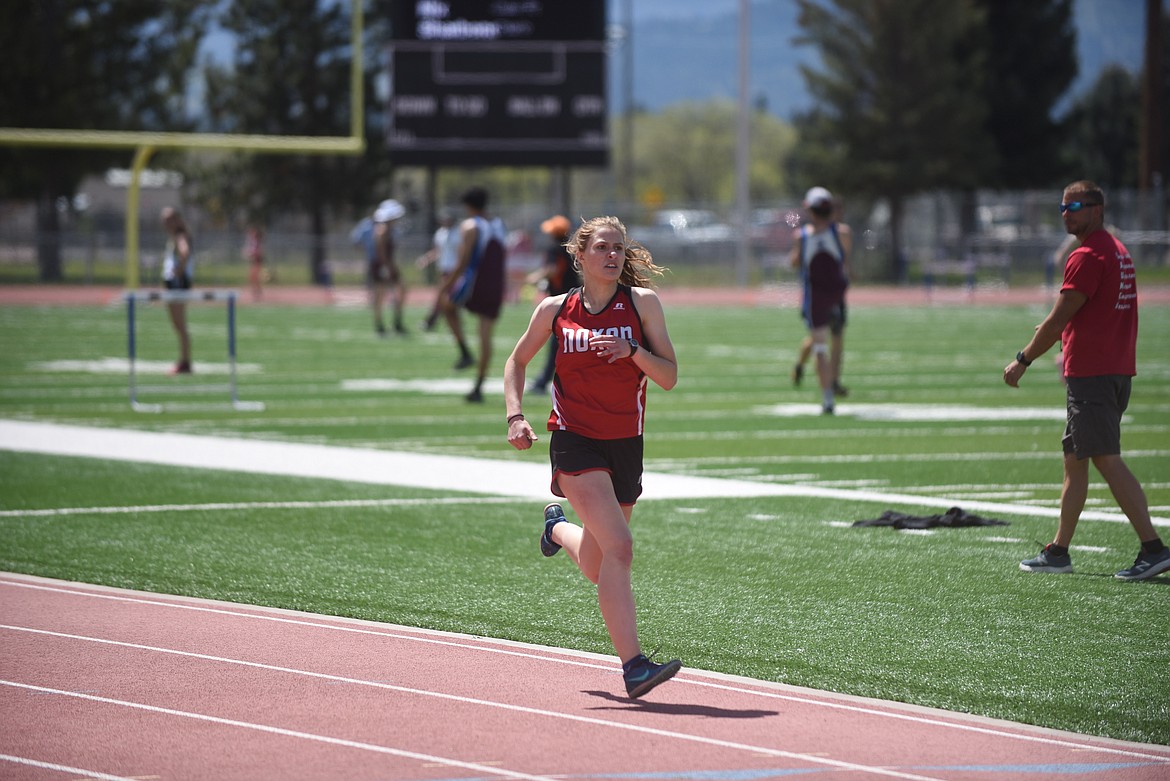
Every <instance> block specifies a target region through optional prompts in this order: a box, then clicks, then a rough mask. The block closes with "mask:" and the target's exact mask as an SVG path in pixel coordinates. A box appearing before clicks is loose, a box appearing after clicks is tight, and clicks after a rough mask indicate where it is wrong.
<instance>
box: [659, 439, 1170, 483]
mask: <svg viewBox="0 0 1170 781" xmlns="http://www.w3.org/2000/svg"><path fill="white" fill-rule="evenodd" d="M822 436H824V434H823V433H822ZM1124 455H1125V457H1126V458H1165V457H1166V456H1170V450H1127V451H1125V454H1124ZM1060 458H1061V456H1060V453H1059V452H1058V451H1056V450H1051V451H1037V450H1022V451H1019V452H1015V453H1003V452H994V453H987V452H983V453H850V454H836V455H823V456H744V457H742V458H738V457H736V456H714V457H711V458H705V457H697V458H653V459H646V460H647V463H653V464H654V465H655V466H658V467H661V468H679V467H687V466H706V465H709V464H716V465H718V464H872V463H914V462H918V461H938V460H940V459H945V460H947V461H1050V460H1053V459H1055V460H1057V461H1059V460H1060ZM1155 485H1163V486H1165V485H1166V484H1155Z"/></svg>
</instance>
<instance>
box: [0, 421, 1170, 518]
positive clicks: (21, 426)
mask: <svg viewBox="0 0 1170 781" xmlns="http://www.w3.org/2000/svg"><path fill="white" fill-rule="evenodd" d="M0 450H10V451H16V452H23V453H43V454H47V455H58V456H79V457H83V458H102V459H111V460H120V461H136V462H141V463H149V464H160V465H165V466H181V467H190V468H196V469H225V470H229V471H235V472H249V473H255V474H271V475H282V476H289V477H305V478H315V479H327V480H346V481H351V482H358V483H368V484H373V485H397V486H403V487H411V488H425V489H430V490H435V491H461V492H466V493H472V494H485V495H488V496H503V497H511V498H516V499H535V500H539V501H549V500H550V499H551V498H553V497H552V494H551V493H550V492H549V468H548V463H547V461H545V460H544V459H543V458H541V459H533V460H531V461H525V462H517V461H496V460H491V459H486V458H467V457H462V456H443V455H432V454H426V453H396V452H393V451H388V450H374V449H363V448H346V447H335V446H330V445H311V444H303V443H298V442H271V441H260V440H250V439H231V438H227V437H213V436H196V435H191V434H173V433H164V432H153V431H135V430H131V429H105V428H93V427H87V426H69V425H60V424H55V423H34V422H28V421H15V420H0ZM642 483H643V486H644V488H645V493H644V494H643V496H642V498H643V499H644V500H654V499H718V498H748V497H767V496H775V497H797V496H799V497H815V498H821V499H840V500H843V501H852V502H869V503H874V504H882V505H887V506H889V507H898V508H901V509H902V510H903V511H905V510H906V509H907V508H915V507H942V508H949V507H952V506H954V505H956V504H960V502H958V501H956V500H955V498H954V497H942V496H917V495H913V494H902V493H891V492H882V491H869V490H861V489H856V488H832V487H827V486H810V485H778V484H775V483H764V482H756V481H752V480H730V479H720V478H711V477H694V476H688V475H676V474H667V473H663V472H647V473H646V474H645V475H644V476H643V479H642ZM961 506H962V507H963V509H964V510H967V511H968V512H983V513H996V514H1010V515H1024V516H1031V517H1038V516H1039V517H1050V518H1054V517H1057V516H1058V515H1059V508H1057V507H1055V506H1052V507H1036V506H1033V505H1029V504H1018V503H1008V502H988V501H963V502H961ZM1081 517H1082V518H1084V519H1086V520H1096V521H1114V522H1121V523H1126V522H1127V521H1126V519H1125V516H1124V515H1122V514H1121V513H1120V512H1103V511H1099V510H1086V511H1085V512H1084V513H1083V514H1082V516H1081ZM1154 523H1155V524H1157V525H1159V526H1170V518H1164V517H1158V518H1155V519H1154Z"/></svg>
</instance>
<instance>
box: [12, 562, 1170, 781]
mask: <svg viewBox="0 0 1170 781" xmlns="http://www.w3.org/2000/svg"><path fill="white" fill-rule="evenodd" d="M11 577H19V578H29V580H23V579H22V580H11V579H8V578H11ZM8 578H0V586H12V587H17V588H28V589H33V590H40V591H50V592H56V593H61V594H67V595H70V596H81V597H91V598H94V599H106V600H111V601H115V602H129V603H135V604H144V605H149V606H154V607H164V608H174V609H179V610H190V611H194V612H205V613H213V614H219V615H226V616H232V617H237V618H247V619H255V620H259V621H273V622H276V623H283V624H294V625H301V626H306V627H309V628H314V629H325V630H327V631H336V632H347V633H355V634H364V635H373V636H378V637H390V638H392V639H396V640H409V641H414V642H423V643H434V644H436V645H445V646H450V647H455V648H461V649H466V650H470V651H478V652H483V653H497V654H504V655H508V656H519V657H523V658H527V659H534V660H538V661H544V662H550V663H553V664H567V665H573V666H579V667H589V668H595V669H599V670H606V671H609V672H616V669H617V667H618V660H617V659H616V658H614V657H605V656H601V655H599V654H590V653H586V652H580V651H571V650H566V649H559V648H548V647H544V646H535V645H531V644H527V643H517V642H515V641H510V640H497V639H492V638H486V637H472V636H469V635H461V634H458V633H455V632H443V631H439V630H434V629H415V628H409V627H395V628H396V629H398V630H406V631H407V632H413V633H417V634H402V633H396V632H392V631H391V632H388V631H385V630H384V629H383V630H382V631H376V630H373V629H368V628H365V627H367V626H381V627H391V626H393V625H386V624H381V625H379V624H375V623H374V622H369V621H362V620H360V619H350V618H334V619H333V621H334V622H340V625H339V624H338V623H322V622H321V621H320V620H319V619H316V618H315V617H313V616H311V615H308V614H299V613H297V612H296V611H289V610H281V609H279V608H267V607H256V608H255V609H256V610H258V611H263V612H262V613H245V612H242V611H240V610H238V609H233V608H232V607H231V606H225V607H209V606H207V605H215V604H220V603H216V602H214V601H212V600H204V599H195V598H183V599H187V600H188V602H185V603H179V602H166V601H162V600H154V599H145V598H141V597H131V596H126V595H125V594H126V593H132V592H125V591H124V590H123V589H114V588H109V589H106V587H102V586H89V587H88V588H85V589H82V588H62V587H59V586H51V585H43V584H41V583H36V582H32V580H33V579H34V578H33V576H8ZM35 580H42V579H40V578H35ZM47 582H52V581H47ZM91 589H104V590H105V591H104V592H96V591H93V590H91ZM190 603H196V604H190ZM224 604H225V605H226V603H224ZM301 615H304V616H305V617H303V618H299V617H295V616H301ZM0 628H10V629H13V630H16V631H28V632H34V633H40V634H47V635H57V634H58V633H54V632H47V631H45V630H38V629H31V628H22V627H4V626H3V625H0ZM418 634H421V635H426V637H419V636H417V635H418ZM63 636H68V635H63ZM439 638H441V639H439ZM82 639H84V638H82ZM93 641H94V642H99V643H106V644H111V645H129V644H126V643H119V642H116V641H111V640H103V639H100V638H94V639H93ZM494 646H504V647H503V648H497V647H494ZM508 649H517V650H508ZM174 653H176V654H185V653H187V652H180V651H175V652H174ZM567 655H572V656H578V657H584V658H588V659H593V660H597V662H598V663H590V662H583V661H577V660H575V659H568V658H565V657H566V656H567ZM243 664H252V665H255V663H250V662H243ZM255 666H262V665H255ZM686 672H687V675H685V676H683V677H681V678H677V677H676V678H675V679H674V680H675V681H677V682H679V683H684V684H692V685H696V686H709V687H713V688H720V689H726V690H728V691H733V692H739V693H744V694H751V695H755V696H760V697H767V698H772V699H782V700H789V701H792V702H798V703H803V704H806V705H813V706H818V707H827V708H836V709H841V710H851V711H856V712H858V713H864V714H867V715H871V716H878V717H882V718H896V719H906V720H910V721H917V722H921V723H924V724H930V725H933V726H940V727H946V728H951V729H958V730H970V731H975V732H981V733H985V734H991V735H997V736H1001V737H1009V738H1013V739H1019V740H1032V741H1040V742H1045V743H1051V744H1054V745H1060V746H1066V747H1069V748H1071V749H1073V750H1086V751H1098V750H1099V751H1106V752H1109V753H1118V754H1125V755H1128V756H1138V757H1143V758H1147V759H1158V760H1162V761H1170V756H1162V755H1157V754H1154V755H1151V754H1145V753H1139V752H1135V751H1133V750H1127V749H1115V748H1107V747H1104V746H1097V745H1091V744H1086V743H1083V742H1079V741H1072V740H1069V739H1067V738H1061V739H1055V738H1042V737H1036V736H1033V735H1023V734H1019V733H1016V732H1012V731H1009V730H1005V729H1002V728H998V729H992V728H990V727H986V726H975V725H971V724H966V723H963V722H955V721H949V720H947V719H940V718H937V717H930V716H921V715H909V714H903V713H898V712H894V711H890V710H885V709H881V708H877V707H873V706H871V705H867V704H864V703H866V702H867V700H866V698H862V697H851V696H850V695H836V694H832V693H828V692H817V695H819V696H816V695H812V694H784V693H781V692H779V691H775V690H774V689H777V688H787V689H792V688H799V687H792V686H789V685H787V684H778V683H777V684H773V683H769V682H768V681H756V680H753V679H750V678H748V679H744V678H740V677H738V676H733V675H726V674H723V673H712V672H708V671H705V670H687V671H686ZM310 674H311V675H315V674H312V673H310ZM693 676H704V677H706V678H712V679H716V680H721V681H727V682H730V683H734V684H737V685H730V684H729V683H713V682H708V681H701V680H695V678H694V677H693ZM741 681H746V682H748V683H750V684H753V685H755V686H761V687H764V689H765V690H763V691H761V690H758V689H752V688H746V686H744V685H743V684H742V683H740V682H741ZM372 685H386V684H381V683H379V682H374V683H373V684H372ZM808 691H810V692H813V691H815V690H808ZM825 697H832V698H834V699H832V700H829V699H825ZM840 700H852V701H856V702H860V703H863V704H852V703H843V702H840ZM886 705H887V706H888V707H897V708H900V709H904V710H913V711H915V712H923V713H933V712H934V710H935V709H932V708H926V707H921V706H914V705H907V704H905V703H886ZM951 715H953V716H954V715H957V714H951ZM967 718H968V719H978V720H979V721H983V722H986V723H988V724H993V723H995V720H994V719H982V718H981V717H971V716H968V717H967ZM1033 729H1039V728H1033ZM1118 742H1120V741H1118Z"/></svg>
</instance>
